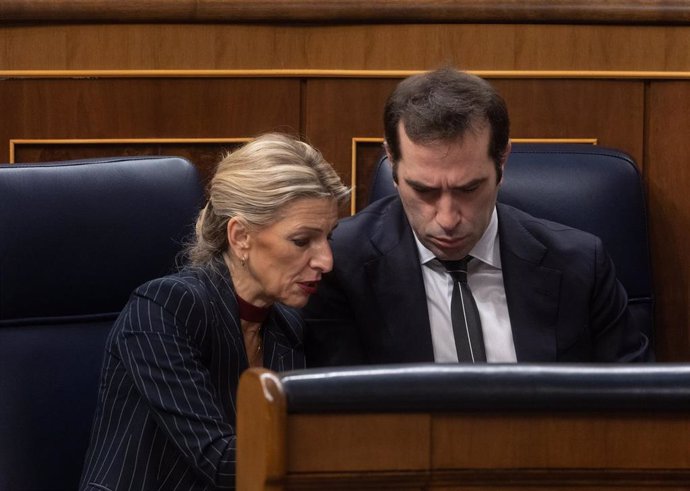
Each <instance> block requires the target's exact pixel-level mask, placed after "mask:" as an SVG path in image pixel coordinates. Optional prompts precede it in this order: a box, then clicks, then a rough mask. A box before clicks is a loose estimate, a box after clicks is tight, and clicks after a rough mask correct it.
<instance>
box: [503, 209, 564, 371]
mask: <svg viewBox="0 0 690 491" xmlns="http://www.w3.org/2000/svg"><path fill="white" fill-rule="evenodd" d="M497 210H498V226H499V237H500V244H501V262H502V266H503V284H504V287H505V292H506V299H507V303H508V312H509V315H510V323H511V326H512V330H513V342H514V343H515V352H516V354H517V360H518V361H519V362H530V361H556V359H557V349H556V346H557V345H556V323H557V321H558V305H559V301H560V286H561V272H560V271H558V270H555V269H551V268H547V267H544V266H543V265H542V264H541V263H542V261H543V259H544V257H545V256H546V254H547V252H548V250H547V249H546V247H545V246H544V244H542V243H541V242H540V241H538V240H537V239H536V238H535V237H534V236H533V235H532V234H531V233H529V231H527V230H526V229H525V227H524V226H523V225H522V223H520V221H519V218H518V217H517V216H516V215H517V213H518V212H517V211H516V210H514V209H513V208H510V207H508V206H505V205H502V204H500V203H499V204H497Z"/></svg>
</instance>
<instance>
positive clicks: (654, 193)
mask: <svg viewBox="0 0 690 491" xmlns="http://www.w3.org/2000/svg"><path fill="white" fill-rule="evenodd" d="M648 124H649V128H648V139H649V141H648V150H647V153H648V166H647V169H646V170H647V172H646V178H647V187H648V189H649V194H648V200H649V224H650V234H651V243H652V262H653V265H654V280H655V285H654V286H655V290H656V319H657V337H658V349H657V352H658V353H659V354H660V358H661V359H662V360H664V361H688V360H690V332H689V329H690V322H689V321H690V255H688V250H690V192H689V190H690V138H689V137H688V135H689V133H690V82H688V81H682V82H652V83H651V84H650V87H649V123H648Z"/></svg>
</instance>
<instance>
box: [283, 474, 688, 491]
mask: <svg viewBox="0 0 690 491" xmlns="http://www.w3.org/2000/svg"><path fill="white" fill-rule="evenodd" d="M603 484H605V485H606V487H612V488H618V489H621V488H622V489H625V488H629V487H630V488H632V487H643V486H644V487H647V486H648V487H650V489H658V488H663V487H669V486H674V487H675V486H688V485H690V471H686V470H677V469H608V468H607V469H598V470H597V469H594V470H592V469H546V470H542V469H468V470H437V471H434V472H433V473H430V472H429V471H417V472H414V471H407V472H406V471H402V472H370V473H313V474H299V475H289V476H287V477H286V479H285V488H286V489H288V490H289V489H315V490H316V489H329V490H332V491H333V490H337V489H362V490H363V489H383V488H385V489H407V488H414V489H417V488H419V487H424V486H431V487H446V486H447V487H453V486H456V487H457V486H462V487H463V489H464V487H469V486H490V487H496V489H502V486H505V487H508V486H537V487H540V488H543V489H548V487H549V486H554V487H562V486H563V485H568V486H576V487H588V489H589V487H591V486H601V485H603ZM511 489H512V487H511Z"/></svg>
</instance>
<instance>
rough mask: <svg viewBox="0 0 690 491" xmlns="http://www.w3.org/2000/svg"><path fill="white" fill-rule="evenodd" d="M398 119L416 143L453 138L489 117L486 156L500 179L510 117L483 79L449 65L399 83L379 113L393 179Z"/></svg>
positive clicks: (396, 159) (487, 119)
mask: <svg viewBox="0 0 690 491" xmlns="http://www.w3.org/2000/svg"><path fill="white" fill-rule="evenodd" d="M400 121H402V123H403V126H404V128H405V132H406V133H407V136H408V137H409V138H410V140H412V141H413V142H414V143H417V144H426V143H433V142H442V141H450V140H455V139H457V138H460V137H462V136H463V135H464V134H466V133H467V132H468V131H475V130H479V129H481V128H482V127H483V125H484V124H485V123H488V124H489V127H490V129H491V136H490V139H489V148H488V151H489V156H490V157H491V159H492V160H493V161H494V163H495V164H496V179H497V181H500V179H501V173H502V168H501V162H503V158H504V154H505V151H506V147H507V146H508V138H509V134H510V119H509V118H508V109H507V108H506V104H505V101H504V100H503V98H502V97H501V96H500V94H499V93H498V92H496V90H495V89H494V88H493V87H492V86H491V84H489V82H487V81H486V80H484V79H482V78H479V77H477V76H475V75H471V74H469V73H466V72H461V71H458V70H456V69H454V68H441V69H438V70H435V71H432V72H427V73H422V74H418V75H413V76H411V77H408V78H406V79H405V80H403V81H402V82H400V83H399V84H398V86H397V87H396V89H395V90H394V91H393V93H392V94H391V95H390V97H389V98H388V101H387V102H386V107H385V110H384V115H383V123H384V129H385V137H386V144H387V146H388V151H389V153H390V157H391V160H392V162H391V163H392V164H393V177H394V179H395V180H396V182H397V179H398V176H397V167H398V162H399V161H400V158H401V154H400V135H399V132H398V125H399V123H400Z"/></svg>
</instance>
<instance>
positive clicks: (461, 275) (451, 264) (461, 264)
mask: <svg viewBox="0 0 690 491" xmlns="http://www.w3.org/2000/svg"><path fill="white" fill-rule="evenodd" d="M471 260H472V256H465V257H464V258H462V259H459V260H457V261H442V260H441V259H439V262H440V263H441V264H443V267H444V268H446V271H447V272H448V274H449V275H451V276H452V277H453V279H454V280H455V281H459V282H461V283H467V263H469V262H470V261H471Z"/></svg>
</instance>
